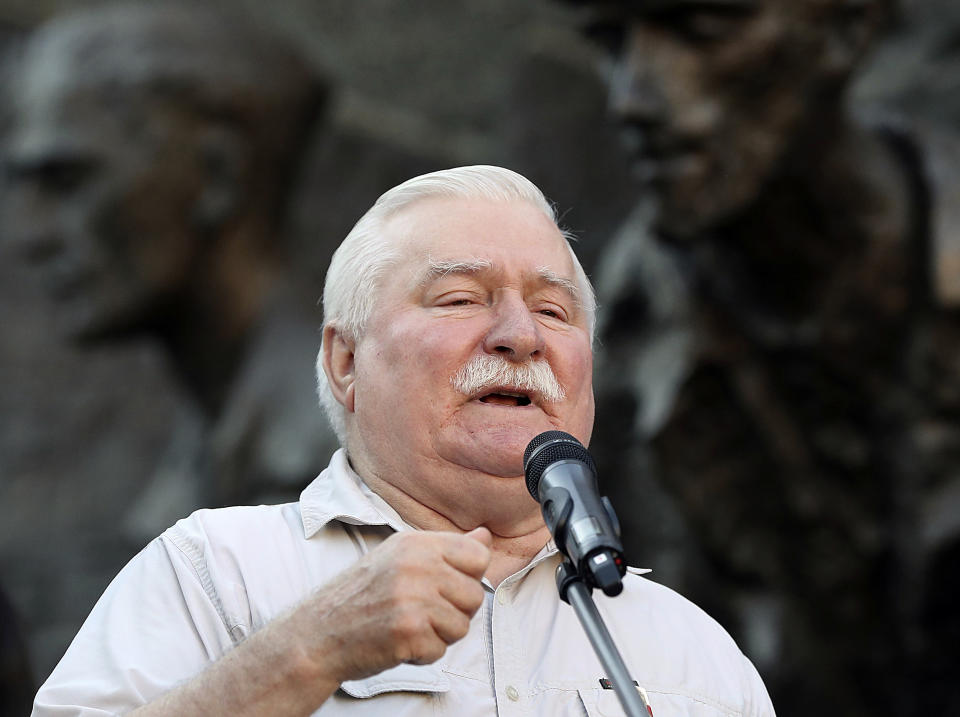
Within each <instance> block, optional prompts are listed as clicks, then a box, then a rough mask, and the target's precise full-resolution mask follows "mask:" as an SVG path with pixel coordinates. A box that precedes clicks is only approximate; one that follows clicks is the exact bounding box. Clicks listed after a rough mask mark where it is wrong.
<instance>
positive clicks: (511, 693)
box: [507, 685, 520, 702]
mask: <svg viewBox="0 0 960 717" xmlns="http://www.w3.org/2000/svg"><path fill="white" fill-rule="evenodd" d="M507 697H509V698H510V700H511V701H512V702H516V701H517V700H519V699H520V693H519V692H517V688H516V687H514V686H513V685H510V686H509V687H508V688H507Z"/></svg>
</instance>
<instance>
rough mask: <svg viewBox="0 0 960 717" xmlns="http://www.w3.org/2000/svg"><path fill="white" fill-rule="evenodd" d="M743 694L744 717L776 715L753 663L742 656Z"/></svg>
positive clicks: (774, 716)
mask: <svg viewBox="0 0 960 717" xmlns="http://www.w3.org/2000/svg"><path fill="white" fill-rule="evenodd" d="M742 659H743V662H744V666H743V675H744V677H743V680H744V686H743V695H744V710H743V714H744V717H776V714H775V713H774V711H773V702H771V701H770V695H769V694H768V693H767V688H766V686H765V685H764V684H763V680H762V679H761V677H760V673H759V672H757V668H756V667H754V666H753V663H752V662H750V660H749V659H747V657H746V656H744V657H743V658H742Z"/></svg>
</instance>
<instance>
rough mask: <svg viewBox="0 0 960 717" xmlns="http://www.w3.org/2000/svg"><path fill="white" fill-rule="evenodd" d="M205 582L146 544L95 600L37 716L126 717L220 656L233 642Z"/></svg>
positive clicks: (184, 563) (166, 548) (168, 552)
mask: <svg viewBox="0 0 960 717" xmlns="http://www.w3.org/2000/svg"><path fill="white" fill-rule="evenodd" d="M204 575H205V569H204V566H203V564H202V562H201V563H198V562H197V556H188V555H186V554H184V552H183V551H182V550H181V549H180V548H179V547H177V545H176V544H175V543H174V542H173V541H171V540H170V539H169V538H168V537H166V536H161V537H160V538H157V539H156V540H154V541H153V542H151V543H150V544H149V545H147V547H146V548H144V549H143V551H141V552H140V553H139V554H138V555H137V556H136V557H134V558H133V560H131V561H130V562H129V563H128V564H127V566H126V567H125V568H124V569H123V570H121V571H120V573H119V574H118V575H117V577H116V578H115V579H114V580H113V582H112V583H110V585H109V587H108V588H107V589H106V591H105V592H104V594H103V595H102V596H101V598H100V600H98V601H97V604H96V605H95V606H94V608H93V610H92V612H91V613H90V615H89V617H87V620H86V622H84V624H83V627H82V628H81V629H80V632H79V633H77V636H76V638H75V639H74V640H73V643H72V644H71V645H70V647H69V648H68V649H67V652H66V654H65V655H64V656H63V659H62V660H61V661H60V663H59V664H58V665H57V667H56V668H55V669H54V671H53V673H52V674H51V675H50V677H49V678H48V679H47V681H46V682H45V683H44V684H43V686H42V687H41V688H40V691H39V692H38V693H37V697H36V700H35V702H34V706H33V713H32V715H33V717H54V716H56V717H61V716H65V715H80V716H83V717H94V716H95V715H97V716H99V715H116V714H122V713H124V712H127V711H129V710H132V709H134V708H136V707H138V706H140V705H142V704H145V703H147V702H150V701H151V700H153V699H156V698H157V697H159V696H160V695H161V694H163V693H165V692H168V691H169V690H170V689H171V688H173V687H174V686H175V685H177V684H178V683H180V682H183V681H184V680H186V679H188V678H190V677H193V676H194V675H196V674H198V673H200V672H201V671H202V670H203V669H205V668H206V667H207V666H208V665H209V664H210V663H212V662H213V661H215V660H216V659H218V658H219V657H221V656H222V655H223V654H224V653H225V652H227V651H228V650H229V649H230V648H231V647H232V646H233V644H234V641H233V639H232V638H231V635H230V631H229V629H228V627H227V625H226V623H225V621H224V619H223V617H222V608H221V607H220V606H219V604H218V602H217V600H216V596H215V595H213V594H212V590H211V586H210V585H209V579H208V578H205V577H204Z"/></svg>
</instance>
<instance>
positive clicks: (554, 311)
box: [537, 307, 567, 321]
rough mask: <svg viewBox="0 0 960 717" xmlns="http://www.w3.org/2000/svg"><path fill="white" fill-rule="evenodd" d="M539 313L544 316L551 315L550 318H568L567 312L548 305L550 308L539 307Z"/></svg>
mask: <svg viewBox="0 0 960 717" xmlns="http://www.w3.org/2000/svg"><path fill="white" fill-rule="evenodd" d="M537 313H539V314H541V315H542V316H549V317H550V318H553V319H560V321H566V320H567V317H566V314H565V313H563V312H562V311H561V310H560V309H551V308H549V307H548V308H543V309H539V310H538V311H537Z"/></svg>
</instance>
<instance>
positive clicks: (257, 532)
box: [33, 451, 773, 717]
mask: <svg viewBox="0 0 960 717" xmlns="http://www.w3.org/2000/svg"><path fill="white" fill-rule="evenodd" d="M411 529H412V528H410V526H408V525H406V524H404V523H403V521H402V520H401V519H400V517H399V516H398V515H397V513H396V512H395V511H394V510H393V509H392V508H390V506H389V505H387V504H386V503H385V502H384V501H383V500H382V499H381V498H379V497H378V496H376V495H375V494H373V493H372V492H371V491H370V490H369V489H368V488H367V487H366V486H365V485H364V484H363V483H362V481H361V480H360V479H359V477H358V476H357V475H356V474H355V473H354V472H353V471H352V470H351V469H350V467H349V464H348V463H347V460H346V458H345V455H344V453H343V452H342V451H338V452H337V453H336V454H335V455H334V456H333V459H332V460H331V463H330V466H329V467H328V468H327V469H326V470H325V471H324V472H323V473H321V474H320V476H319V477H318V478H317V479H316V480H315V481H314V482H313V483H311V484H310V486H309V487H308V488H307V489H306V490H305V491H304V492H303V494H302V495H301V499H300V502H299V503H288V504H285V505H276V506H257V507H237V508H225V509H221V510H201V511H198V512H196V513H194V514H193V515H192V516H190V517H189V518H186V519H184V520H181V521H180V522H178V523H177V524H176V525H175V526H173V527H172V528H170V529H169V530H167V531H166V532H165V533H164V534H163V535H161V536H160V537H159V538H157V539H156V540H154V541H153V542H152V543H150V544H149V545H148V546H147V547H146V548H145V549H144V550H143V551H142V552H141V553H140V554H139V555H138V556H136V557H135V558H134V559H133V560H132V561H131V562H130V563H129V564H128V565H127V566H126V567H125V568H124V569H123V570H122V571H121V572H120V574H119V575H118V576H117V577H116V579H115V580H114V581H113V582H112V583H111V585H110V586H109V587H108V588H107V590H106V592H105V593H104V594H103V596H102V597H101V598H100V600H99V602H98V603H97V604H96V606H95V607H94V609H93V611H92V612H91V614H90V616H89V617H88V618H87V621H86V623H85V624H84V625H83V627H82V628H81V630H80V632H79V633H78V635H77V637H76V639H75V640H74V641H73V644H72V645H71V646H70V648H69V649H68V650H67V653H66V655H65V656H64V657H63V660H62V661H61V662H60V664H59V665H58V666H57V668H56V669H55V670H54V672H53V674H52V675H51V676H50V678H49V679H48V680H47V682H46V683H45V684H44V685H43V687H41V689H40V692H39V693H38V695H37V699H36V702H35V705H34V712H33V714H34V715H35V717H46V716H48V715H110V714H117V713H122V712H124V711H127V710H130V709H132V708H134V707H136V706H138V705H140V704H143V703H145V702H148V701H150V700H152V699H154V698H156V697H157V696H158V695H160V694H162V693H164V692H166V691H167V690H169V689H171V688H172V687H173V686H174V685H176V684H177V683H179V682H182V681H183V680H185V679H188V678H190V677H192V676H193V675H196V674H197V673H199V672H200V671H201V670H203V669H204V668H205V667H206V666H207V665H209V664H210V663H211V662H212V661H214V660H216V659H218V658H219V657H221V656H222V655H223V654H224V653H225V652H227V651H228V650H230V649H231V648H233V647H234V646H235V645H236V644H237V643H238V642H240V641H241V640H243V639H244V638H245V637H246V636H248V635H250V634H251V633H253V632H254V631H255V630H257V629H258V628H260V627H262V626H263V625H264V624H266V623H267V622H269V621H270V620H271V619H273V618H274V617H276V616H278V615H279V614H280V613H281V612H283V611H284V610H286V609H287V608H289V607H290V606H291V605H293V604H294V603H296V602H298V601H299V600H301V599H303V598H304V597H305V596H306V595H307V594H308V593H310V592H311V591H313V590H314V589H316V588H317V587H318V586H320V585H323V584H324V583H325V582H326V581H328V580H329V579H330V578H331V577H333V576H334V575H336V574H337V573H339V572H340V571H342V570H343V569H345V568H347V567H348V566H350V565H351V564H352V563H354V562H355V561H356V560H357V559H358V558H359V557H360V556H361V555H363V554H364V553H366V552H367V551H368V550H370V549H372V548H373V547H375V546H376V545H378V544H379V543H380V542H382V541H383V540H384V539H385V538H386V537H388V536H389V535H390V534H391V533H392V532H394V531H397V530H411ZM558 560H559V557H558V555H557V552H556V549H555V548H554V547H553V545H552V543H551V544H548V545H547V546H545V547H544V549H543V550H542V551H540V553H539V554H538V555H537V556H536V557H535V558H534V560H533V561H532V562H531V563H530V564H529V565H528V566H527V567H526V568H524V569H523V570H521V571H519V572H517V573H516V574H514V575H512V576H511V577H509V578H507V579H506V580H504V581H503V583H502V584H501V585H500V586H499V587H498V588H497V589H496V590H494V589H493V588H492V587H491V586H489V585H486V588H487V600H486V601H485V603H484V605H483V606H482V607H481V608H480V610H478V611H477V614H476V615H475V616H474V618H473V621H472V622H471V626H470V632H469V634H468V635H467V636H466V637H465V638H464V639H463V640H461V641H459V642H457V643H456V644H454V645H452V646H451V647H450V648H449V649H448V650H447V652H446V654H445V655H444V657H443V658H441V659H440V660H439V661H438V662H436V663H434V664H432V665H425V666H416V665H400V666H398V667H395V668H393V669H390V670H387V671H385V672H382V673H380V674H378V675H375V676H373V677H370V678H367V679H364V680H358V681H355V682H345V683H343V684H342V685H341V689H340V690H339V691H338V692H337V693H336V694H334V695H333V696H332V697H331V698H330V699H329V700H328V701H327V702H326V703H325V704H324V705H323V706H322V707H321V708H320V709H319V710H318V711H317V712H316V713H315V714H316V715H321V716H322V717H337V716H340V715H345V716H349V717H364V716H372V715H388V716H389V717H428V716H430V717H435V716H437V715H454V716H455V717H480V716H481V715H482V716H484V717H490V716H491V715H500V717H513V716H516V717H519V716H520V715H540V716H542V717H564V716H567V715H570V716H573V715H577V716H578V717H583V715H589V716H591V717H595V716H597V715H622V714H623V712H622V710H621V708H620V705H619V702H618V700H617V697H616V693H615V692H614V691H613V690H609V689H603V688H602V687H601V685H600V679H601V678H605V677H607V675H606V674H604V670H603V668H602V667H601V666H600V663H599V661H598V660H597V658H596V657H595V655H594V652H593V650H592V648H591V647H590V644H589V642H588V640H587V638H586V636H585V634H584V632H583V629H582V628H581V626H580V624H579V622H578V620H577V618H576V616H575V614H574V612H573V610H572V608H571V607H570V606H569V605H567V604H565V603H563V602H561V601H560V599H559V598H558V597H557V588H556V585H555V583H554V576H553V573H554V569H555V567H556V565H557V562H558ZM595 599H596V602H597V605H598V607H599V610H600V613H601V615H602V616H603V618H604V620H605V621H606V623H607V626H608V627H609V629H610V632H611V634H612V635H613V636H614V639H615V640H616V642H617V645H618V647H619V649H620V652H621V653H622V654H623V656H624V659H625V661H626V663H627V666H628V668H629V670H630V672H631V676H632V677H633V678H634V679H635V680H636V681H637V682H638V683H639V684H640V685H641V686H642V687H643V688H645V690H646V693H647V695H648V696H649V700H650V704H651V707H652V709H653V713H654V715H655V717H667V716H669V715H696V716H698V717H721V716H724V717H729V716H730V715H773V708H772V706H771V704H770V700H769V698H768V696H767V693H766V690H765V689H764V686H763V683H762V682H761V680H760V678H759V676H758V675H757V673H756V671H755V670H754V668H753V665H751V664H750V662H749V661H748V660H747V659H746V658H745V657H744V656H743V654H742V653H741V652H740V650H739V649H737V646H736V645H735V644H734V643H733V641H732V640H731V638H730V637H729V636H728V635H727V633H726V632H724V631H723V629H722V628H721V627H720V626H719V625H718V624H717V623H716V622H714V621H713V620H712V619H711V618H710V617H708V616H707V615H706V614H705V613H704V612H703V611H701V610H700V609H699V608H697V607H696V606H694V605H693V604H692V603H690V602H688V601H687V600H685V599H684V598H682V597H680V596H679V595H677V594H676V593H674V592H672V591H671V590H669V589H668V588H665V587H663V586H661V585H658V584H657V583H654V582H651V581H649V580H646V579H644V578H641V577H639V575H637V574H634V573H628V574H627V576H626V580H625V588H624V591H623V593H622V594H621V595H619V596H618V597H616V598H607V597H605V596H603V595H602V594H600V593H599V592H597V593H595Z"/></svg>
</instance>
